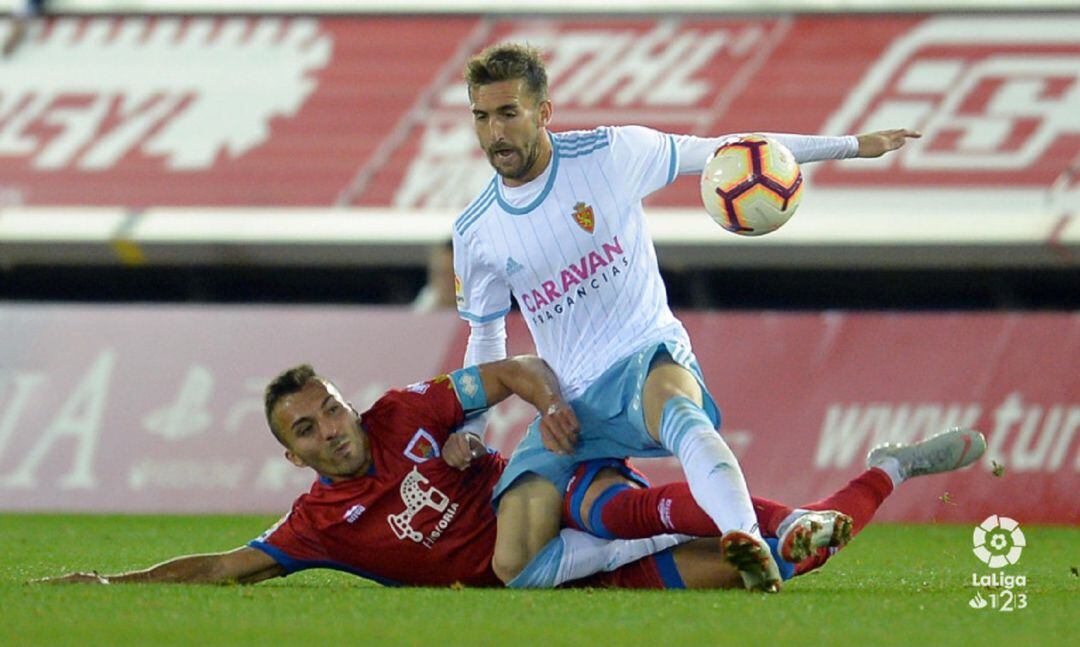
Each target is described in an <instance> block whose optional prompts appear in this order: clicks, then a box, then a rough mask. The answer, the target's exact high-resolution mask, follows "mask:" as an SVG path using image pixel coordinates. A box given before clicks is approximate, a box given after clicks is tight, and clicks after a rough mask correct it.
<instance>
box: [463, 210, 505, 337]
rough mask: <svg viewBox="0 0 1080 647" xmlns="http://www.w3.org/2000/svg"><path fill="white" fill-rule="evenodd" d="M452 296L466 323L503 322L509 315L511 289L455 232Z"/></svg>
mask: <svg viewBox="0 0 1080 647" xmlns="http://www.w3.org/2000/svg"><path fill="white" fill-rule="evenodd" d="M453 245H454V296H455V298H456V299H457V309H458V315H460V316H461V318H462V319H465V320H466V321H468V322H469V323H484V322H485V321H494V320H496V319H502V318H503V317H505V316H506V313H508V312H510V286H509V285H507V284H506V281H505V280H504V279H503V278H502V277H501V276H500V275H499V272H498V271H497V270H496V269H495V268H494V267H492V265H491V263H490V262H488V261H487V260H486V259H485V258H484V256H483V254H482V253H481V252H480V250H478V249H476V248H475V246H478V245H479V243H475V242H474V245H470V244H469V243H467V242H466V240H465V239H464V238H463V237H462V235H461V233H459V232H458V231H457V229H455V230H454V234H453Z"/></svg>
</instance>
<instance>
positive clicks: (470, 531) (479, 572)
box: [249, 368, 506, 586]
mask: <svg viewBox="0 0 1080 647" xmlns="http://www.w3.org/2000/svg"><path fill="white" fill-rule="evenodd" d="M478 382H479V373H478V372H476V369H475V368H473V369H464V370H462V371H456V372H454V373H452V374H451V375H449V376H445V375H444V376H440V377H438V378H435V379H433V380H429V381H427V382H420V383H417V384H414V385H412V386H409V387H407V388H405V389H403V390H395V391H390V392H388V393H387V394H386V395H384V396H383V397H382V398H380V399H379V400H378V401H377V402H376V403H375V404H374V405H372V407H371V408H370V409H368V410H367V411H365V412H364V413H363V414H361V416H360V424H361V425H362V426H363V428H364V429H365V430H366V432H367V435H368V439H369V445H370V447H371V453H372V459H373V466H372V469H371V471H370V472H369V473H368V474H367V475H365V476H361V477H358V478H355V479H351V480H348V481H342V482H339V483H331V482H330V481H329V480H327V479H322V478H320V479H319V480H318V481H316V482H315V484H314V485H312V487H311V490H310V491H309V492H308V493H307V494H303V495H301V496H300V497H299V498H298V499H297V500H296V501H295V502H294V503H293V507H292V510H291V511H290V512H289V513H288V514H287V515H285V517H284V518H282V520H281V521H279V522H278V523H277V524H276V525H275V526H273V527H272V528H270V529H269V530H267V531H266V532H265V533H264V534H263V535H262V536H261V537H259V538H258V539H256V540H255V541H252V542H251V543H250V544H249V545H250V546H252V547H254V548H258V549H260V550H262V551H264V552H266V553H267V554H269V555H270V556H271V557H273V558H274V559H275V560H277V562H278V563H279V564H281V565H282V566H284V567H285V569H286V572H287V573H292V572H295V571H299V570H303V569H307V568H335V569H339V570H343V571H347V572H350V573H353V574H356V575H360V576H361V577H365V578H368V579H371V580H375V581H377V582H381V583H383V584H389V585H413V586H446V585H451V584H454V583H456V582H460V583H461V584H465V585H468V586H501V583H500V582H499V580H498V578H497V577H495V573H494V572H493V571H492V570H491V556H492V553H493V551H494V549H495V510H494V508H493V507H492V504H491V493H492V491H493V489H494V487H495V483H496V482H497V481H498V480H499V476H500V475H501V474H502V471H503V468H504V467H505V465H506V461H505V460H504V459H503V458H501V457H500V456H498V455H497V454H494V453H489V454H487V455H485V456H484V457H482V458H480V459H478V460H474V461H472V465H471V466H470V467H469V469H468V470H466V471H464V472H462V471H459V470H456V469H454V468H452V467H450V466H449V465H447V464H446V463H445V462H444V461H443V460H442V457H441V456H442V454H441V449H440V448H441V447H442V445H443V443H444V442H445V441H446V439H447V437H449V435H450V434H451V433H453V432H454V431H455V430H456V429H457V428H458V426H460V425H461V423H462V422H463V421H464V419H465V411H466V410H469V411H471V410H473V409H476V408H480V407H482V406H483V405H480V406H477V405H478V401H482V399H483V398H484V396H483V389H482V387H481V388H480V389H479V397H478V394H477V384H478ZM459 392H461V394H462V395H461V397H459V395H458V393H459ZM462 402H465V405H464V406H463V404H462Z"/></svg>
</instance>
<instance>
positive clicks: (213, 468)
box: [0, 305, 1080, 524]
mask: <svg viewBox="0 0 1080 647" xmlns="http://www.w3.org/2000/svg"><path fill="white" fill-rule="evenodd" d="M683 320H684V322H685V323H686V325H687V328H688V329H689V330H690V334H691V337H692V338H693V339H694V342H695V352H696V354H697V356H698V359H699V360H700V362H701V364H702V366H703V369H704V372H705V376H706V379H707V381H708V383H709V387H710V390H711V391H712V393H713V394H714V395H715V397H716V399H717V401H718V402H719V403H720V405H721V408H722V410H723V417H724V422H723V426H722V433H723V434H724V436H725V438H726V439H727V441H728V443H729V444H730V445H731V446H732V448H733V449H734V450H735V452H736V454H737V455H738V456H739V459H740V462H741V464H742V466H743V469H744V472H745V473H746V476H747V480H748V482H749V485H750V489H751V492H753V493H755V494H759V495H762V496H766V497H770V498H775V499H778V500H781V501H784V502H788V503H792V504H799V503H806V502H809V501H813V500H816V499H818V498H820V497H822V496H824V495H826V494H828V493H829V492H831V491H833V490H835V489H837V488H838V487H840V486H841V485H843V484H844V483H845V482H846V481H847V480H849V479H850V478H852V477H854V476H855V475H856V474H858V473H859V472H860V471H861V470H862V469H863V460H864V457H865V455H866V453H867V451H868V450H869V449H870V448H871V447H873V446H874V445H876V444H877V443H880V442H887V441H912V440H916V439H919V438H922V437H925V436H927V435H929V434H933V433H936V432H938V431H940V430H942V429H944V428H946V427H949V426H951V425H966V426H974V427H976V428H978V429H980V430H982V431H983V432H985V433H986V436H987V439H988V443H989V449H988V451H987V453H986V455H985V456H984V458H983V459H982V460H980V461H979V462H978V463H976V464H975V465H974V466H972V467H971V468H969V469H966V470H963V471H960V472H955V473H950V474H947V475H940V476H933V477H926V478H919V479H914V480H912V481H909V482H907V483H905V484H904V485H902V486H901V488H900V489H899V490H898V491H897V492H896V493H894V494H893V495H892V496H891V497H890V499H889V500H888V501H887V502H886V504H885V505H884V506H883V508H882V509H881V511H880V513H879V516H878V518H879V519H882V520H893V521H900V520H903V521H964V522H973V521H974V522H977V521H981V520H982V519H984V518H985V517H987V516H988V515H990V514H1003V515H1006V516H1010V517H1012V518H1015V519H1018V520H1020V521H1021V522H1023V523H1029V522H1030V523H1034V522H1051V523H1066V524H1076V523H1080V499H1078V498H1077V496H1076V491H1077V490H1078V489H1080V434H1078V433H1077V431H1078V429H1080V373H1078V372H1077V371H1076V367H1077V366H1078V365H1080V316H1077V315H1075V314H899V313H897V314H844V313H814V314H781V313H742V314H733V313H685V314H684V315H683ZM466 335H467V327H466V326H465V324H464V323H462V322H460V321H459V320H457V318H456V316H455V315H454V314H453V313H433V314H426V315H419V314H414V313H412V312H410V311H408V310H404V309H387V308H280V307H278V308H274V307H141V306H140V307H136V306H124V307H120V306H113V307H98V306H10V305H9V306H5V307H4V308H3V309H0V510H88V511H105V510H108V511H123V512H150V511H153V512H222V511H235V512H255V511H259V512H273V511H278V510H282V509H284V508H285V507H286V506H287V505H288V503H289V501H291V499H292V498H293V497H294V496H295V495H296V494H297V493H299V492H300V491H303V490H305V489H306V488H307V486H308V484H310V482H311V480H312V478H313V475H312V473H311V472H309V471H306V470H303V469H299V468H295V467H293V466H292V465H291V464H290V463H288V462H287V461H286V460H285V459H284V458H283V457H282V448H281V447H280V446H278V445H277V444H276V442H275V441H274V439H273V438H272V437H271V435H270V433H269V432H268V431H267V429H266V427H265V423H264V422H263V414H262V403H261V391H262V388H263V386H264V385H265V383H266V382H267V381H268V380H269V379H270V378H271V377H272V376H273V375H275V374H276V373H278V372H279V371H281V370H283V369H285V368H288V367H290V366H292V365H295V364H298V363H301V362H311V363H313V364H314V365H315V367H316V368H317V369H318V370H319V371H321V372H322V373H324V374H326V375H327V376H330V377H331V378H333V379H334V380H335V381H336V382H337V383H338V384H339V386H340V387H341V389H342V391H343V393H345V394H346V396H347V397H349V398H350V399H351V400H352V401H353V403H354V404H355V405H357V406H358V407H359V408H361V409H362V408H364V407H366V406H367V405H368V404H370V403H371V402H373V401H374V399H375V398H376V397H377V396H378V395H379V394H381V393H382V392H383V391H385V390H386V389H387V388H390V387H392V386H404V385H407V384H410V383H412V382H415V381H418V380H421V379H424V378H426V377H430V376H432V375H434V374H436V373H438V372H440V371H442V370H446V369H448V368H453V367H456V366H458V362H459V361H460V357H461V356H462V353H463V350H464V341H465V337H466ZM417 340H423V343H422V344H421V343H416V341H417ZM510 341H511V343H510V350H511V352H515V353H516V352H527V351H528V350H530V349H531V345H530V342H529V338H528V334H527V332H526V330H525V327H524V323H523V322H522V321H521V320H520V319H519V318H516V317H514V318H512V319H511V326H510ZM532 416H533V412H532V411H531V410H530V407H529V406H528V405H526V404H525V403H523V402H521V401H519V400H516V399H515V400H512V401H509V402H507V403H504V405H501V406H500V407H499V408H498V409H497V410H495V411H494V412H493V414H492V416H491V418H490V423H489V429H488V441H489V444H491V445H492V446H494V447H496V448H497V449H499V450H500V451H502V452H503V453H508V452H509V451H510V450H511V449H512V448H513V447H514V445H515V443H516V442H517V440H518V439H519V438H520V435H521V433H522V431H523V429H524V427H525V425H527V423H528V422H529V421H530V419H531V418H532ZM641 466H642V467H643V468H644V471H645V472H646V474H648V475H649V476H650V477H651V478H652V479H654V480H655V481H656V482H667V481H672V480H678V479H680V478H681V476H680V474H681V473H680V470H679V467H678V465H677V463H675V461H674V460H672V459H660V460H650V461H644V462H642V463H641Z"/></svg>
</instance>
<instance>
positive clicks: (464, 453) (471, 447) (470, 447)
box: [442, 431, 487, 470]
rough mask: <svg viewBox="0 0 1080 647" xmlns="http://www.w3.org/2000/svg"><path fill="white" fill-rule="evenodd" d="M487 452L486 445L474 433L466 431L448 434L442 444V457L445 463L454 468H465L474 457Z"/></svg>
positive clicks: (467, 467)
mask: <svg viewBox="0 0 1080 647" xmlns="http://www.w3.org/2000/svg"><path fill="white" fill-rule="evenodd" d="M486 453H487V447H485V446H484V443H483V441H481V440H480V439H479V438H477V436H476V434H471V433H469V432H467V431H459V432H457V433H454V434H450V437H449V438H447V439H446V442H445V443H443V446H442V458H443V461H445V462H446V464H447V465H449V466H450V467H453V468H454V469H459V470H466V469H469V465H470V464H471V463H472V461H473V460H474V459H477V458H480V457H482V456H483V455H484V454H486Z"/></svg>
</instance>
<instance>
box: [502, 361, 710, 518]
mask: <svg viewBox="0 0 1080 647" xmlns="http://www.w3.org/2000/svg"><path fill="white" fill-rule="evenodd" d="M662 354H666V355H668V356H670V357H671V359H672V360H674V361H675V363H677V364H679V365H680V366H682V367H683V368H685V369H687V370H688V371H690V372H691V373H693V375H694V377H695V378H696V379H697V381H698V384H699V385H700V386H701V391H702V396H703V398H704V409H705V414H706V415H708V416H709V420H711V421H712V423H713V426H714V427H717V428H718V427H719V426H720V410H719V409H718V408H717V406H716V402H715V401H714V400H713V397H712V395H711V394H710V393H709V390H708V389H707V388H705V379H704V378H703V377H702V375H701V367H700V366H699V365H698V363H697V359H695V358H694V354H693V353H692V352H691V351H690V349H689V348H687V347H686V346H685V345H683V344H680V343H677V342H662V343H659V344H655V345H653V346H649V347H647V348H645V349H643V350H640V351H638V352H636V353H634V354H633V355H630V356H629V357H625V358H623V359H621V360H619V361H618V362H615V364H613V365H612V366H611V367H610V368H608V370H606V371H604V373H603V374H602V375H601V376H600V377H599V378H598V379H597V380H596V382H594V383H593V384H592V385H591V386H590V387H589V388H588V389H586V390H585V392H584V393H582V394H581V397H579V398H576V399H574V400H571V401H570V403H569V404H570V406H571V407H573V409H574V414H575V415H576V416H577V418H578V422H579V423H581V431H580V433H579V434H578V445H577V449H576V451H575V452H574V453H573V454H572V455H570V456H561V455H559V454H555V453H553V452H550V451H548V450H547V448H545V447H544V443H543V440H542V439H541V436H540V418H539V417H537V418H536V420H533V422H532V424H530V425H529V430H528V431H527V432H526V433H525V438H523V439H522V440H521V443H519V444H518V446H517V449H515V450H514V453H513V455H511V456H510V463H509V464H508V465H507V466H506V470H505V471H504V472H503V475H502V478H500V479H499V482H498V484H496V486H495V492H494V494H493V495H492V497H493V500H494V502H495V505H496V506H498V504H499V497H501V496H502V494H503V493H504V492H505V491H506V490H507V489H508V488H510V487H511V486H512V485H513V484H514V482H515V481H517V480H518V479H519V478H521V477H522V476H524V475H525V474H528V473H533V474H536V475H538V476H541V477H543V478H545V479H547V480H548V481H551V482H552V483H554V484H555V488H556V489H557V490H558V491H559V493H560V494H563V493H565V492H566V486H567V484H568V483H569V482H570V478H571V477H572V476H573V475H574V470H575V469H576V468H577V465H578V464H579V463H582V462H584V461H590V460H595V459H598V458H627V457H631V456H642V457H648V456H670V455H671V452H669V451H668V450H666V449H664V448H663V447H662V446H661V445H660V443H658V442H656V441H655V440H653V438H652V436H650V435H649V432H648V430H647V429H646V427H645V413H644V410H643V407H642V405H641V393H642V390H643V389H644V387H645V378H646V377H648V375H649V369H650V368H651V367H652V363H653V360H654V359H655V358H656V357H657V356H658V355H662Z"/></svg>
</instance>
